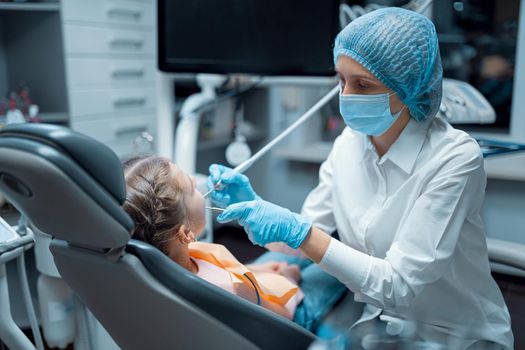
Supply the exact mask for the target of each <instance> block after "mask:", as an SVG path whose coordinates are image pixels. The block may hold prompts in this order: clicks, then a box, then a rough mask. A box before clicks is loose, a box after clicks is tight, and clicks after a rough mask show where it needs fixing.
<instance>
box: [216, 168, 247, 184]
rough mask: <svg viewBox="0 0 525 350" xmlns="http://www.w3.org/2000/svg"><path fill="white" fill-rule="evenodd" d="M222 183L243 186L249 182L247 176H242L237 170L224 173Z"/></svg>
mask: <svg viewBox="0 0 525 350" xmlns="http://www.w3.org/2000/svg"><path fill="white" fill-rule="evenodd" d="M221 181H222V182H223V183H225V184H228V185H229V184H243V183H247V182H249V180H248V178H247V177H246V175H244V174H241V173H239V172H237V171H235V170H232V171H229V172H226V173H223V174H222V175H221Z"/></svg>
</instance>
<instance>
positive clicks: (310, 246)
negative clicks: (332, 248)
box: [299, 225, 332, 264]
mask: <svg viewBox="0 0 525 350" xmlns="http://www.w3.org/2000/svg"><path fill="white" fill-rule="evenodd" d="M331 240H332V237H331V236H330V235H329V234H327V233H326V232H324V231H322V230H321V229H319V228H317V227H315V226H313V225H312V227H311V229H310V231H309V232H308V235H307V236H306V237H305V239H304V241H303V242H302V244H301V245H300V246H299V249H301V251H302V252H303V254H304V255H306V256H307V257H308V258H310V259H311V260H313V261H314V262H315V263H316V264H319V263H320V262H321V260H322V259H323V257H324V255H325V253H326V251H327V250H328V246H329V245H330V241H331Z"/></svg>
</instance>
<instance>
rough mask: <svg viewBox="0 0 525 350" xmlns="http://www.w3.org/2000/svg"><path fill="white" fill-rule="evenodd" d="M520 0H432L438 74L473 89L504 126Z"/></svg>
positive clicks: (507, 123)
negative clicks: (484, 98)
mask: <svg viewBox="0 0 525 350" xmlns="http://www.w3.org/2000/svg"><path fill="white" fill-rule="evenodd" d="M519 12H520V0H464V1H453V0H440V1H434V18H433V21H434V23H435V25H436V30H437V32H438V37H439V44H440V51H441V59H442V62H443V75H444V76H445V77H447V78H453V79H458V80H463V81H466V82H468V83H470V84H471V85H472V86H474V87H475V88H476V89H478V90H479V91H480V92H481V93H482V94H483V95H484V96H485V97H486V98H487V100H488V101H489V102H490V104H491V105H492V107H494V110H495V111H496V121H495V123H494V124H490V125H482V126H477V125H476V127H479V128H487V127H488V128H498V129H501V130H502V131H508V130H509V126H510V117H511V106H512V97H513V86H514V78H515V76H514V75H515V65H516V45H517V38H518V23H519Z"/></svg>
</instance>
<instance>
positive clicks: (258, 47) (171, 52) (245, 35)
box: [158, 0, 339, 76]
mask: <svg viewBox="0 0 525 350" xmlns="http://www.w3.org/2000/svg"><path fill="white" fill-rule="evenodd" d="M338 11H339V0H286V1H283V0H220V1H219V0H191V1H188V0H159V3H158V24H159V32H158V38H159V42H158V49H159V56H158V59H159V69H160V70H162V71H165V72H191V73H216V74H234V73H240V74H255V75H295V76H297V75H300V76H330V75H333V74H335V72H334V64H333V61H332V48H333V42H334V39H335V36H336V35H337V33H338V31H339V19H338V18H339V17H338Z"/></svg>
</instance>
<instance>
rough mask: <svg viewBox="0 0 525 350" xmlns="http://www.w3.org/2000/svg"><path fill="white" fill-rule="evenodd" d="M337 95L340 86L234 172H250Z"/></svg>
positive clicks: (216, 187) (210, 191) (205, 195)
mask: <svg viewBox="0 0 525 350" xmlns="http://www.w3.org/2000/svg"><path fill="white" fill-rule="evenodd" d="M337 93H339V85H337V86H335V87H334V88H333V89H332V90H330V91H329V92H328V93H327V94H326V95H324V96H323V97H322V98H321V99H320V100H319V101H317V103H316V104H314V105H313V106H312V107H311V108H310V109H309V110H308V111H306V113H304V114H303V115H302V116H301V117H300V118H299V119H297V120H296V121H295V122H294V123H293V124H292V125H290V126H289V127H288V128H286V130H284V131H283V132H282V133H280V134H279V135H278V136H277V137H276V138H275V139H273V140H272V141H270V142H269V143H267V144H266V146H264V147H263V148H261V149H260V150H259V151H257V153H255V154H254V155H253V156H252V157H251V158H249V159H247V160H246V161H244V162H242V163H241V164H239V165H238V166H236V167H235V168H234V169H233V170H234V171H237V172H239V173H244V172H245V171H246V170H248V169H249V168H250V167H251V166H252V165H253V164H254V163H255V162H256V161H257V160H259V158H261V157H262V156H264V155H265V154H266V153H267V152H268V151H269V150H271V149H272V148H273V147H274V146H275V145H277V144H278V143H279V142H280V141H282V140H283V139H284V138H285V137H286V136H288V135H289V134H290V133H292V132H293V131H294V130H295V129H297V128H298V127H299V126H300V125H302V124H304V122H306V121H307V120H308V119H309V118H310V117H311V116H313V115H314V114H315V113H316V112H317V111H318V110H319V109H321V107H323V106H324V105H325V104H326V103H328V101H330V100H331V99H332V98H333V97H334V96H335V95H336V94H337ZM221 186H222V184H221V180H220V179H219V181H218V182H217V183H216V184H215V186H214V188H212V189H211V190H209V191H208V192H206V193H205V194H204V196H203V197H204V198H206V197H208V196H209V195H210V194H211V193H212V192H213V191H214V190H218V189H221V188H222V187H221Z"/></svg>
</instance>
